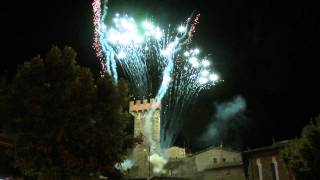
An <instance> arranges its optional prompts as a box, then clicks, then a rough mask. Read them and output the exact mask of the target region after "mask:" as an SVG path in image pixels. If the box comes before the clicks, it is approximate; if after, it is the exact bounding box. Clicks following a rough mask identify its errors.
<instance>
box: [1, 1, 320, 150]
mask: <svg viewBox="0 0 320 180" xmlns="http://www.w3.org/2000/svg"><path fill="white" fill-rule="evenodd" d="M209 2H210V3H209ZM109 4H110V8H111V11H118V12H120V13H121V12H128V13H129V14H130V15H132V16H138V17H139V16H140V17H143V16H146V15H148V16H152V17H153V18H157V21H159V22H160V23H163V24H168V23H171V24H172V25H175V24H179V23H180V22H182V21H183V20H184V19H185V18H187V17H188V16H189V15H190V14H191V12H192V11H193V10H196V12H199V13H200V14H201V18H200V24H199V25H198V27H197V32H196V34H195V37H194V40H193V43H194V45H196V46H199V47H200V48H201V49H202V50H203V52H204V53H207V54H212V57H213V62H214V64H215V67H216V69H217V70H218V71H219V74H221V76H222V77H223V79H224V82H223V83H221V84H219V85H218V86H217V87H215V88H214V89H212V90H209V91H205V92H203V93H201V94H200V97H199V99H198V100H197V101H196V102H195V104H194V106H193V108H192V109H190V112H191V113H190V114H191V115H190V116H189V118H186V123H185V126H184V130H183V132H182V133H181V137H179V140H178V142H177V143H178V144H180V145H181V144H187V146H189V147H190V148H192V149H193V150H197V149H201V148H204V147H205V145H201V144H199V143H196V142H193V141H194V137H196V136H198V135H199V134H201V132H202V130H203V129H205V127H206V126H207V125H208V123H209V121H210V119H211V116H212V115H213V114H214V111H213V108H214V103H220V102H225V101H228V100H231V99H232V98H233V97H235V96H237V95H241V96H242V97H244V98H245V99H246V102H247V109H246V112H245V118H244V119H245V120H244V121H243V122H242V125H241V126H239V128H241V129H240V130H239V131H240V132H239V136H238V135H235V136H237V139H239V137H240V139H241V140H240V142H238V140H237V143H239V144H241V145H240V147H242V148H247V147H259V146H263V145H270V144H271V143H272V139H274V140H285V139H290V138H294V137H296V136H298V135H299V134H300V132H301V129H302V127H303V126H304V125H305V124H306V123H307V122H308V121H309V120H310V118H311V117H315V116H317V115H318V114H319V113H320V110H319V107H320V105H319V100H320V98H319V92H320V91H319V87H318V86H319V84H320V83H319V66H318V61H319V60H320V58H319V48H318V46H319V45H318V44H319V39H320V38H319V33H320V19H319V13H318V9H317V7H318V6H316V4H308V2H307V1H299V2H298V1H296V2H295V1H288V2H280V1H275V0H274V1H266V0H261V1H239V0H238V1H231V0H223V1H214V0H212V1H204V0H203V1H195V0H180V1H179V0H161V1H160V0H159V1H155V0H135V1H133V0H117V1H116V0H113V1H112V0H110V3H109ZM0 13H1V24H2V25H1V32H2V33H1V43H2V50H1V53H0V54H1V62H2V63H1V65H0V68H1V71H2V72H4V71H7V73H8V74H9V75H10V74H14V72H15V69H16V67H17V65H18V64H20V63H22V62H24V61H26V60H29V59H30V58H31V57H33V56H36V55H38V54H41V55H42V56H44V55H45V54H46V52H47V51H48V50H49V49H50V47H51V46H52V45H58V46H60V47H63V46H64V45H68V46H71V47H73V48H75V50H76V51H77V52H78V62H79V64H80V65H82V66H86V67H89V68H91V69H92V71H93V72H94V73H96V74H97V73H98V71H99V62H98V59H97V58H96V56H95V53H94V50H93V49H92V37H93V26H92V12H91V1H89V0H81V1H71V0H55V1H43V0H42V1H40V0H33V1H7V2H6V3H4V2H2V5H1V11H0ZM232 131H233V130H232ZM226 133H233V132H226ZM186 141H187V143H185V142H186ZM222 141H223V140H222ZM234 141H236V140H234ZM182 142H183V143H182ZM228 142H232V140H229V141H228ZM228 142H226V143H225V144H228ZM229 144H234V143H229Z"/></svg>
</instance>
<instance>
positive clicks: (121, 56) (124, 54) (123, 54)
mask: <svg viewBox="0 0 320 180" xmlns="http://www.w3.org/2000/svg"><path fill="white" fill-rule="evenodd" d="M125 57H126V53H125V52H123V51H120V52H119V53H118V55H117V58H118V59H124V58H125Z"/></svg>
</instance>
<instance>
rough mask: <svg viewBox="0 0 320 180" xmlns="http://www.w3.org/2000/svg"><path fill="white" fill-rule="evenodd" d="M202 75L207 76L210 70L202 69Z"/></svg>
mask: <svg viewBox="0 0 320 180" xmlns="http://www.w3.org/2000/svg"><path fill="white" fill-rule="evenodd" d="M201 75H202V76H205V77H206V76H208V75H209V71H208V70H203V71H201Z"/></svg>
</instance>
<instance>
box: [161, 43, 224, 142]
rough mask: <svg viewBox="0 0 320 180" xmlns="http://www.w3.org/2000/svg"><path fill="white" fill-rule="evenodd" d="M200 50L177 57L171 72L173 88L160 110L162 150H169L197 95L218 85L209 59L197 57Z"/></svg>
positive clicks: (193, 50) (217, 79)
mask: <svg viewBox="0 0 320 180" xmlns="http://www.w3.org/2000/svg"><path fill="white" fill-rule="evenodd" d="M199 54H200V50H199V49H191V50H189V51H185V52H184V54H180V55H178V57H179V58H178V59H179V63H177V66H176V68H175V69H174V74H175V76H174V79H173V82H172V88H171V89H170V91H169V93H168V94H167V95H166V97H165V99H164V101H165V102H167V103H166V104H167V106H165V107H163V110H162V111H163V112H162V122H163V125H162V126H163V127H162V129H165V130H166V133H163V134H161V143H162V144H161V145H162V147H165V148H168V147H170V146H171V145H172V144H173V143H174V141H175V139H176V137H177V135H178V133H179V132H180V130H181V128H182V127H181V124H182V122H181V120H182V118H181V116H182V114H183V113H184V112H185V111H186V109H188V107H190V105H191V103H192V102H193V100H194V99H195V98H196V97H197V95H198V93H199V92H200V91H201V90H203V89H206V88H210V87H212V86H214V85H215V84H216V83H217V82H219V77H218V75H217V74H215V73H214V72H213V71H210V69H212V68H211V67H210V61H208V57H204V58H199V57H198V56H199Z"/></svg>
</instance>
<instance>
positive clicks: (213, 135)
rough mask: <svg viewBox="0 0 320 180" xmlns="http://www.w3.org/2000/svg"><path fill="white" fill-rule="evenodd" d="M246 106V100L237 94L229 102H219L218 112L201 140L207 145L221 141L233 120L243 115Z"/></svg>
mask: <svg viewBox="0 0 320 180" xmlns="http://www.w3.org/2000/svg"><path fill="white" fill-rule="evenodd" d="M246 106H247V105H246V100H245V99H244V98H243V97H241V96H236V97H235V98H233V99H232V100H231V101H229V102H224V103H221V104H217V105H216V114H215V115H214V117H213V118H212V122H211V123H210V124H209V126H208V128H207V129H206V131H205V132H204V133H203V134H202V135H201V137H200V138H199V142H200V143H202V144H206V145H213V144H217V143H221V142H222V140H223V133H227V128H228V127H229V126H231V123H233V122H232V121H231V120H233V119H234V118H236V117H238V116H241V115H242V114H243V113H244V111H245V110H246Z"/></svg>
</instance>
